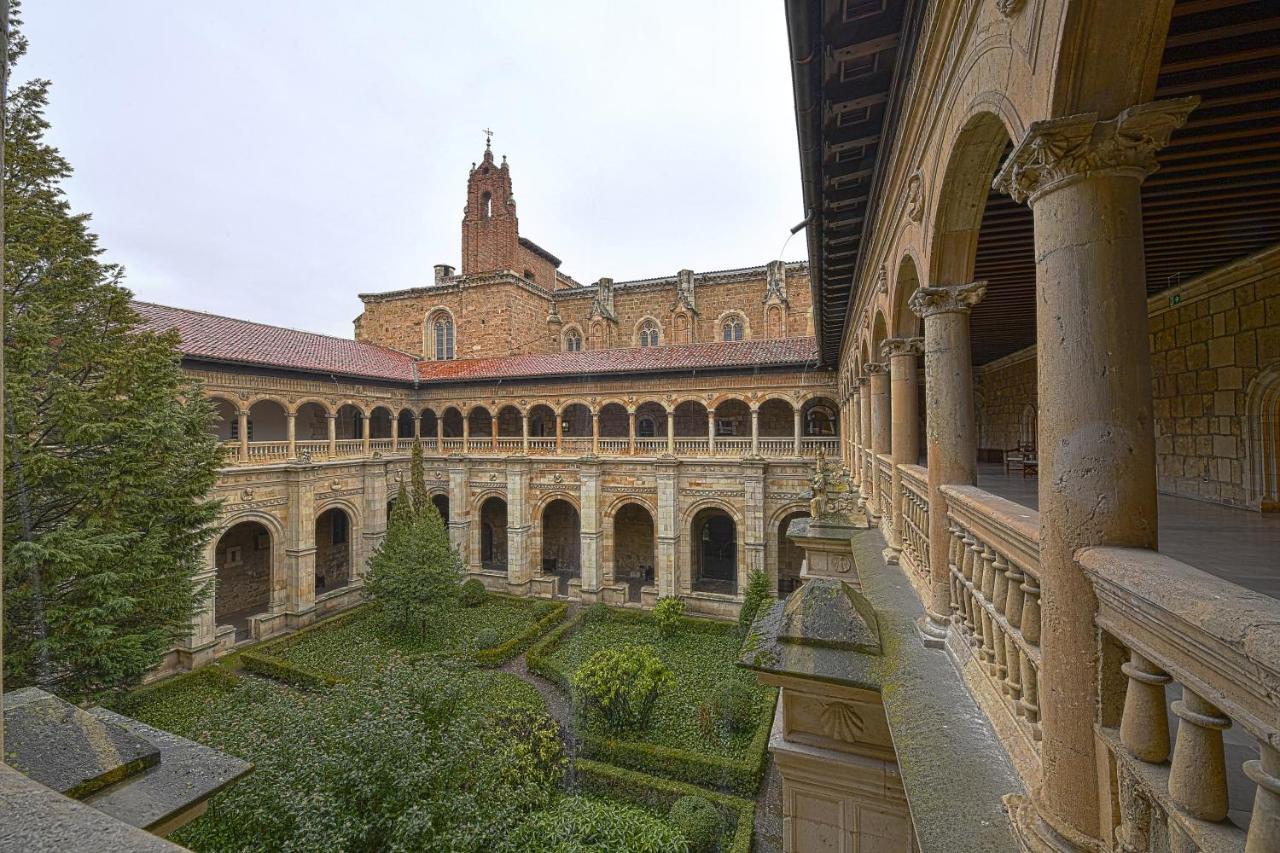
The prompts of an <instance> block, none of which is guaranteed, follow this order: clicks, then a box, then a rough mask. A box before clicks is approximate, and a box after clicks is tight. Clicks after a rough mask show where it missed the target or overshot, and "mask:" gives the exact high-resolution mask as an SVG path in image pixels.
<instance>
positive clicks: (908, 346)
mask: <svg viewBox="0 0 1280 853" xmlns="http://www.w3.org/2000/svg"><path fill="white" fill-rule="evenodd" d="M923 352H924V338H889V339H887V340H885V341H884V342H883V343H882V344H880V355H881V356H883V357H884V358H893V357H894V356H895V355H914V356H919V355H921V354H922V353H923Z"/></svg>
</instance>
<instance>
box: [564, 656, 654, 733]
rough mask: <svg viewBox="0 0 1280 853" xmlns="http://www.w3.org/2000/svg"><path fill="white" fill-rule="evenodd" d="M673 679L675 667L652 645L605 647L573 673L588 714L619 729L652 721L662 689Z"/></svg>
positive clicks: (582, 706) (576, 688) (580, 703)
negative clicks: (672, 671)
mask: <svg viewBox="0 0 1280 853" xmlns="http://www.w3.org/2000/svg"><path fill="white" fill-rule="evenodd" d="M671 682H672V677H671V671H670V670H669V669H667V666H666V664H664V663H663V662H662V661H660V660H659V659H658V656H657V655H655V654H654V653H653V649H651V648H649V647H648V646H630V645H628V646H623V647H622V648H619V649H601V650H600V651H598V652H596V653H595V654H594V655H592V656H591V657H590V658H589V659H588V660H587V662H586V663H584V664H583V665H582V666H581V667H579V668H578V671H577V672H576V673H574V676H573V686H574V691H575V694H576V696H577V699H578V702H579V705H580V708H581V709H582V711H583V713H584V715H585V716H587V717H588V718H591V717H593V716H594V717H598V718H599V719H600V721H601V722H602V723H603V724H604V726H605V728H606V729H608V730H609V731H611V732H615V733H617V732H624V731H635V730H637V729H643V728H644V727H645V726H646V725H648V723H649V718H650V717H651V716H652V715H653V704H654V703H655V702H656V701H658V691H660V690H661V689H662V688H663V687H665V686H667V685H668V684H670V683H671Z"/></svg>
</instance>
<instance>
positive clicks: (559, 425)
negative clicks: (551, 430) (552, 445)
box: [556, 412, 564, 456]
mask: <svg viewBox="0 0 1280 853" xmlns="http://www.w3.org/2000/svg"><path fill="white" fill-rule="evenodd" d="M563 441H564V421H563V420H562V415H561V414H560V412H556V455H557V456H559V455H560V444H561V442H563Z"/></svg>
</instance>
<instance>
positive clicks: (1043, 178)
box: [991, 96, 1200, 204]
mask: <svg viewBox="0 0 1280 853" xmlns="http://www.w3.org/2000/svg"><path fill="white" fill-rule="evenodd" d="M1199 103H1200V99H1199V98H1198V97H1195V96H1192V97H1188V98H1174V99H1170V100H1165V101H1153V102H1151V103H1148V104H1139V105H1138V106H1135V107H1129V108H1128V109H1127V110H1124V111H1123V112H1121V113H1120V115H1118V116H1116V117H1115V118H1113V119H1111V120H1109V121H1100V120H1099V119H1098V114H1097V113H1082V114H1080V115H1074V116H1066V117H1064V118H1055V119H1048V120H1046V121H1037V122H1033V123H1032V125H1031V127H1030V128H1029V129H1028V130H1027V134H1026V136H1024V137H1023V138H1022V141H1021V142H1019V143H1018V145H1017V147H1016V148H1014V149H1013V153H1011V154H1010V155H1009V157H1008V159H1007V160H1005V161H1004V165H1002V166H1001V167H1000V171H999V172H998V173H997V174H996V178H995V181H993V182H992V184H991V186H992V188H994V189H996V190H998V191H1000V192H1003V193H1007V194H1008V195H1010V196H1012V198H1013V200H1014V201H1016V202H1019V203H1021V202H1024V201H1025V202H1029V203H1031V204H1035V201H1036V199H1037V198H1039V197H1040V196H1042V195H1044V194H1045V193H1047V192H1049V191H1051V190H1053V189H1056V188H1057V187H1060V186H1063V185H1065V184H1067V183H1069V182H1072V181H1075V180H1079V179H1080V178H1082V177H1084V176H1086V175H1088V174H1090V173H1093V172H1104V171H1105V172H1127V173H1129V174H1131V175H1133V176H1134V177H1136V178H1137V179H1138V180H1142V179H1144V178H1145V177H1146V176H1147V175H1149V174H1151V173H1152V172H1154V171H1155V170H1156V169H1157V168H1159V164H1157V163H1156V152H1157V151H1159V150H1160V149H1161V148H1164V147H1165V146H1166V145H1168V144H1169V137H1170V136H1171V135H1172V134H1173V132H1174V131H1175V130H1177V129H1178V128H1180V127H1182V125H1184V124H1185V123H1186V121H1187V116H1188V115H1189V114H1190V113H1191V111H1192V110H1194V109H1195V108H1196V106H1197V105H1198V104H1199Z"/></svg>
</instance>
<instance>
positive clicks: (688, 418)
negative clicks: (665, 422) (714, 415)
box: [670, 398, 707, 438]
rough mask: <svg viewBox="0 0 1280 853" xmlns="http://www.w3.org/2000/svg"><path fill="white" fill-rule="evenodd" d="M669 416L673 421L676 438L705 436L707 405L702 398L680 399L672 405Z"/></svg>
mask: <svg viewBox="0 0 1280 853" xmlns="http://www.w3.org/2000/svg"><path fill="white" fill-rule="evenodd" d="M670 417H671V419H672V420H673V421H674V422H675V435H676V438H706V437H707V406H706V404H705V403H704V402H703V401H702V400H700V399H697V398H689V399H685V400H681V401H680V402H678V403H676V405H675V406H673V407H672V409H671V414H670Z"/></svg>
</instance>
